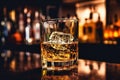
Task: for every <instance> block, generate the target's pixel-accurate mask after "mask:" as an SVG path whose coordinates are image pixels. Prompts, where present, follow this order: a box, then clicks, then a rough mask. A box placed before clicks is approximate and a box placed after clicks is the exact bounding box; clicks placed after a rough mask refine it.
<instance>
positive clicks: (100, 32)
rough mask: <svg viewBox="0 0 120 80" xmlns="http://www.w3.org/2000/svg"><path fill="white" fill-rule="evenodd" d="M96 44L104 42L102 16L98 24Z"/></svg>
mask: <svg viewBox="0 0 120 80" xmlns="http://www.w3.org/2000/svg"><path fill="white" fill-rule="evenodd" d="M96 42H97V43H102V42H103V22H102V21H101V19H100V15H99V16H98V21H97V22H96Z"/></svg>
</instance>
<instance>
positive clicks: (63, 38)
mask: <svg viewBox="0 0 120 80" xmlns="http://www.w3.org/2000/svg"><path fill="white" fill-rule="evenodd" d="M73 39H74V37H73V36H72V35H71V34H69V33H63V32H58V31H54V32H52V34H51V35H50V37H49V40H50V42H54V43H60V44H65V43H70V42H72V41H73Z"/></svg>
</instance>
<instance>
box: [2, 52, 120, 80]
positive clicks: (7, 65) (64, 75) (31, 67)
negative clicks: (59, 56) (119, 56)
mask: <svg viewBox="0 0 120 80" xmlns="http://www.w3.org/2000/svg"><path fill="white" fill-rule="evenodd" d="M0 61H1V63H0V79H2V80H9V79H12V80H21V79H23V80H25V79H27V80H113V79H114V80H120V77H119V75H120V64H117V63H107V62H100V61H94V60H85V59H79V60H78V67H77V68H75V69H72V70H67V71H47V70H42V68H41V57H40V54H39V53H30V52H23V51H11V50H3V51H2V52H0ZM3 75H4V76H3ZM13 76H14V78H13Z"/></svg>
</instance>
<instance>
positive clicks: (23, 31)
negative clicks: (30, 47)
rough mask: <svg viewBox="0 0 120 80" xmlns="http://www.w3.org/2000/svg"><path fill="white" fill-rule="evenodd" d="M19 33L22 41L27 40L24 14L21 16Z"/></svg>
mask: <svg viewBox="0 0 120 80" xmlns="http://www.w3.org/2000/svg"><path fill="white" fill-rule="evenodd" d="M18 32H19V33H20V35H21V38H22V40H24V39H25V22H24V15H23V13H20V14H19V20H18ZM22 42H24V41H22Z"/></svg>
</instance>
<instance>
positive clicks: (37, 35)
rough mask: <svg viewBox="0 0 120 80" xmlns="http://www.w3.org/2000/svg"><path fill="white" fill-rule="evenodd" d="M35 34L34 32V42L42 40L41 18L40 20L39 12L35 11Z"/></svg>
mask: <svg viewBox="0 0 120 80" xmlns="http://www.w3.org/2000/svg"><path fill="white" fill-rule="evenodd" d="M33 34H34V42H35V43H39V42H40V20H39V12H38V11H36V12H35V17H34V21H33Z"/></svg>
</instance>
